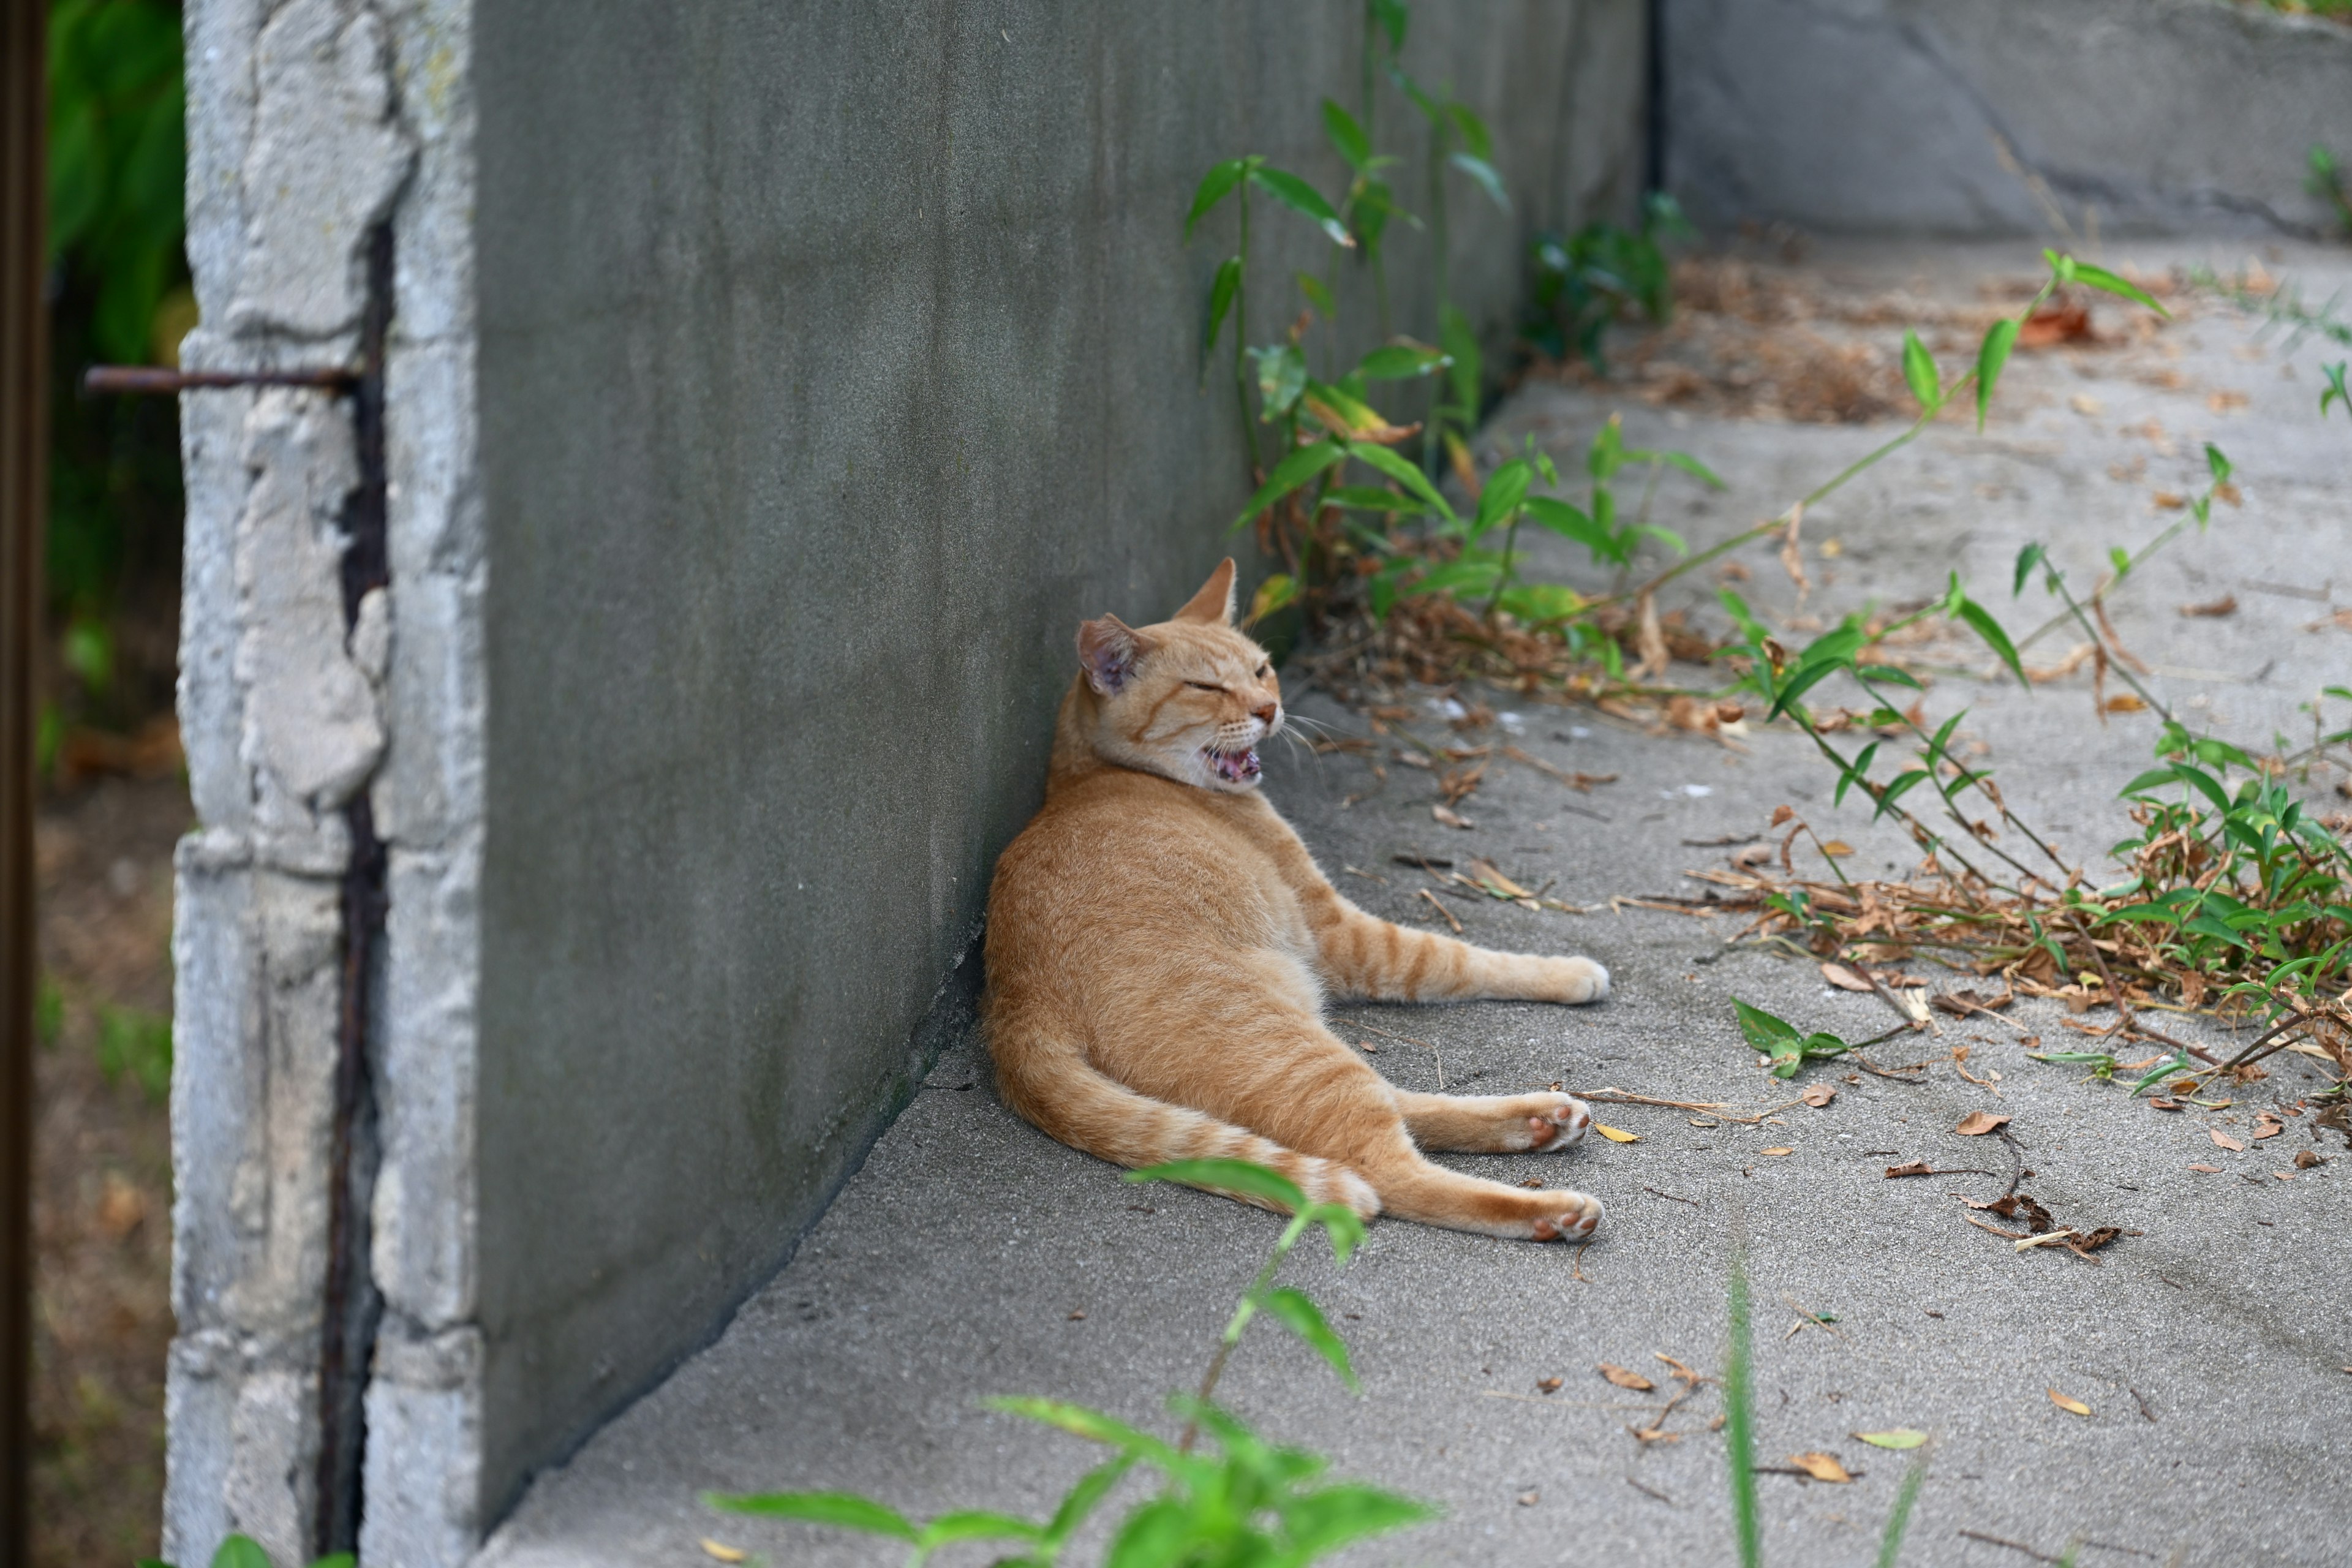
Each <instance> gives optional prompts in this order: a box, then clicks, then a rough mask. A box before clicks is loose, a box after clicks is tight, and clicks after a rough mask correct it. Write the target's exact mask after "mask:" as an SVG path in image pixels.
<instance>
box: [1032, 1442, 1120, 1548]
mask: <svg viewBox="0 0 2352 1568" xmlns="http://www.w3.org/2000/svg"><path fill="white" fill-rule="evenodd" d="M1134 1464H1135V1456H1134V1455H1132V1454H1121V1455H1120V1456H1119V1457H1118V1458H1116V1459H1112V1460H1110V1461H1108V1463H1105V1464H1100V1465H1097V1466H1096V1467H1095V1468H1093V1469H1091V1470H1088V1471H1087V1473H1086V1474H1085V1475H1083V1476H1081V1477H1079V1478H1078V1484H1077V1485H1076V1486H1074V1487H1072V1488H1071V1489H1069V1491H1068V1493H1067V1494H1066V1495H1065V1496H1064V1497H1063V1499H1062V1502H1061V1506H1060V1507H1058V1508H1056V1509H1055V1510H1054V1521H1053V1522H1052V1523H1051V1524H1048V1525H1047V1526H1046V1527H1045V1543H1046V1544H1047V1545H1049V1546H1059V1545H1060V1544H1061V1543H1062V1542H1066V1541H1067V1540H1069V1538H1070V1534H1071V1532H1072V1531H1075V1530H1076V1529H1077V1528H1078V1526H1079V1525H1081V1524H1084V1523H1085V1522H1086V1520H1087V1515H1088V1514H1090V1513H1092V1512H1094V1510H1095V1509H1096V1508H1097V1506H1098V1505H1100V1503H1101V1502H1102V1500H1103V1499H1104V1498H1106V1497H1108V1495H1110V1489H1111V1488H1113V1487H1115V1486H1117V1485H1118V1483H1119V1478H1120V1477H1122V1476H1124V1475H1126V1474H1127V1472H1128V1470H1129V1468H1131V1467H1132V1466H1133V1465H1134Z"/></svg>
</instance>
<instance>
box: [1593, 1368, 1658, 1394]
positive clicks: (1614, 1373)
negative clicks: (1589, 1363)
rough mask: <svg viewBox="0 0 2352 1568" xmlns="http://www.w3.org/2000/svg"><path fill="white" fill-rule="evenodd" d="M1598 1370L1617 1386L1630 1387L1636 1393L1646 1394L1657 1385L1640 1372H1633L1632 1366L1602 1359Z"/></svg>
mask: <svg viewBox="0 0 2352 1568" xmlns="http://www.w3.org/2000/svg"><path fill="white" fill-rule="evenodd" d="M1600 1371H1601V1376H1603V1377H1605V1378H1607V1379H1608V1380H1609V1381H1610V1382H1612V1383H1613V1384H1616V1385H1617V1386H1618V1387H1620V1388H1630V1389H1632V1390H1633V1392H1634V1393H1636V1394H1647V1393H1649V1392H1650V1391H1651V1390H1652V1389H1654V1388H1655V1387H1657V1386H1658V1385H1657V1384H1654V1383H1652V1382H1651V1381H1650V1380H1649V1379H1648V1378H1646V1377H1643V1375H1642V1374H1641V1373H1638V1372H1635V1371H1634V1370H1633V1368H1631V1367H1625V1366H1618V1365H1616V1364H1615V1363H1612V1362H1605V1361H1604V1362H1602V1363H1600Z"/></svg>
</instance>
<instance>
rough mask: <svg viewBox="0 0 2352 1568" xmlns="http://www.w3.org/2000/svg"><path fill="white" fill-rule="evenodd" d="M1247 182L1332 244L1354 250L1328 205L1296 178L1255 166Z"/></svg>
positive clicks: (1343, 225)
mask: <svg viewBox="0 0 2352 1568" xmlns="http://www.w3.org/2000/svg"><path fill="white" fill-rule="evenodd" d="M1249 182H1250V184H1253V185H1255V186H1256V187H1257V188H1258V189H1259V190H1261V191H1264V192H1265V194H1266V195H1270V196H1272V197H1273V198H1274V199H1275V200H1276V201H1278V202H1280V203H1281V204H1282V205H1284V206H1286V207H1288V208H1289V209H1290V210H1291V211H1292V212H1295V213H1297V214H1298V215H1299V216H1302V217H1305V218H1308V219H1310V220H1312V221H1313V223H1314V224H1315V226H1317V227H1318V228H1320V229H1321V230H1322V231H1323V232H1324V234H1326V235H1327V236H1328V237H1329V238H1330V241H1331V243H1332V244H1334V245H1339V246H1345V247H1349V249H1353V248H1354V247H1355V244H1356V237H1355V236H1354V235H1352V234H1349V232H1348V226H1347V225H1346V224H1343V223H1341V222H1340V221H1339V214H1338V213H1336V212H1334V211H1332V210H1331V204H1330V203H1329V202H1327V201H1325V200H1324V199H1323V196H1322V193H1320V192H1318V190H1316V188H1315V187H1314V186H1312V185H1310V184H1307V182H1306V181H1304V180H1302V179H1300V178H1299V177H1298V176H1297V175H1296V174H1290V173H1288V172H1287V171H1286V170H1282V169H1269V168H1265V167H1258V168H1254V169H1252V170H1250V171H1249Z"/></svg>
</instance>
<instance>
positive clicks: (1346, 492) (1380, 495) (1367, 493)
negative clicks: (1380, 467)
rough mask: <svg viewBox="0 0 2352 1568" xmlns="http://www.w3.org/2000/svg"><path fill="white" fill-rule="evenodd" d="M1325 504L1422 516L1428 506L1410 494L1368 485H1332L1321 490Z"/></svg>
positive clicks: (1427, 509) (1426, 511) (1359, 509)
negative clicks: (1402, 494)
mask: <svg viewBox="0 0 2352 1568" xmlns="http://www.w3.org/2000/svg"><path fill="white" fill-rule="evenodd" d="M1323 504H1324V505H1325V506H1344V507H1352V508H1354V509H1355V510H1358V511H1383V512H1403V513H1406V514H1408V515H1412V516H1424V515H1426V514H1427V513H1428V511H1429V508H1428V507H1427V506H1426V505H1424V504H1423V502H1421V501H1417V500H1413V499H1412V497H1410V496H1401V495H1399V494H1397V493H1396V491H1394V490H1384V489H1376V488H1374V487H1373V486H1370V485H1333V486H1332V487H1331V488H1330V489H1328V490H1325V491H1324V492H1323Z"/></svg>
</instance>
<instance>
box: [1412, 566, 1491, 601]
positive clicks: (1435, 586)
mask: <svg viewBox="0 0 2352 1568" xmlns="http://www.w3.org/2000/svg"><path fill="white" fill-rule="evenodd" d="M1502 575H1503V568H1502V564H1501V563H1499V562H1495V561H1449V562H1447V563H1445V564H1444V565H1443V566H1440V567H1439V568H1437V570H1435V571H1434V572H1432V573H1431V574H1429V575H1428V576H1426V577H1423V578H1420V579H1418V580H1417V581H1415V582H1414V583H1413V584H1412V587H1410V588H1408V589H1406V590H1405V591H1406V592H1407V593H1408V594H1413V595H1419V594H1451V593H1458V592H1459V591H1460V590H1462V589H1465V588H1467V589H1469V590H1470V591H1471V592H1472V593H1473V594H1485V593H1490V592H1492V591H1493V589H1494V586H1495V584H1496V582H1497V581H1498V580H1499V579H1500V578H1501V577H1502Z"/></svg>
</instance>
